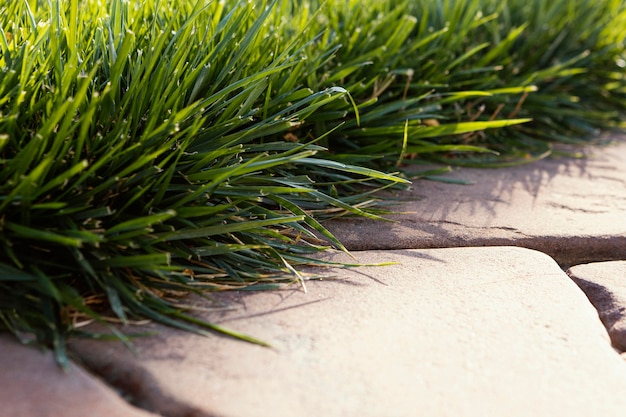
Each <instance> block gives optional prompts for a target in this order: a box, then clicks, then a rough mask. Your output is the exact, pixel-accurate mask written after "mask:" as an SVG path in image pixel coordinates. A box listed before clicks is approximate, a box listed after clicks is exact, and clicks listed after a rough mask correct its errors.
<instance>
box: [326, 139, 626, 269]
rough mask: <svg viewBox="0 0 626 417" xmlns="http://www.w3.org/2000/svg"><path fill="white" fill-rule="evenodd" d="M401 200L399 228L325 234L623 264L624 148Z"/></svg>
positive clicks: (337, 226)
mask: <svg viewBox="0 0 626 417" xmlns="http://www.w3.org/2000/svg"><path fill="white" fill-rule="evenodd" d="M449 177H450V178H457V179H463V180H468V181H473V182H474V185H455V184H443V183H439V182H434V181H419V182H417V183H416V184H415V185H414V189H413V190H412V191H409V192H406V191H403V192H401V193H398V194H396V195H395V196H394V197H395V198H398V199H399V200H401V201H402V204H400V205H398V206H394V207H393V209H394V210H395V211H397V212H401V213H404V214H399V215H394V216H390V218H392V219H394V220H397V221H398V222H397V223H384V222H376V221H371V220H367V219H354V218H353V219H342V220H336V221H331V222H326V223H325V226H326V227H327V228H328V229H329V230H330V231H331V232H332V233H333V234H335V236H336V237H338V238H339V240H340V241H341V242H342V243H344V245H345V246H346V247H348V249H350V250H367V249H406V248H438V247H458V246H494V245H507V246H508V245H511V246H522V247H527V248H532V249H536V250H539V251H542V252H544V253H547V254H549V255H550V256H552V257H553V258H554V259H556V260H557V262H558V263H559V264H561V265H562V266H571V265H575V264H577V263H586V262H593V261H601V260H620V259H626V141H625V140H621V141H619V142H618V144H617V145H611V146H608V147H606V148H592V149H591V150H590V151H589V155H588V158H587V159H580V160H576V159H571V158H569V159H568V158H562V159H547V160H543V161H539V162H537V163H534V164H530V165H526V166H521V167H515V168H507V169H501V170H485V169H469V168H461V169H458V170H456V171H455V172H453V173H452V174H450V175H449Z"/></svg>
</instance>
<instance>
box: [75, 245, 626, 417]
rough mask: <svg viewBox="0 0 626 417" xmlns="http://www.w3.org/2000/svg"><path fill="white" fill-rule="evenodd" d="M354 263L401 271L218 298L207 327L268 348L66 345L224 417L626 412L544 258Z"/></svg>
mask: <svg viewBox="0 0 626 417" xmlns="http://www.w3.org/2000/svg"><path fill="white" fill-rule="evenodd" d="M353 254H354V256H355V257H356V260H357V261H358V262H361V263H371V262H390V261H391V262H397V263H398V264H396V265H392V266H387V267H369V268H367V267H360V268H356V269H354V270H321V269H320V270H314V271H312V272H317V273H321V274H323V275H324V276H326V277H327V278H328V279H325V280H323V281H310V282H307V288H308V292H306V293H304V292H303V291H301V290H299V289H297V288H296V289H290V290H284V291H272V292H259V293H253V292H233V293H223V294H218V295H216V299H217V301H219V304H220V305H223V306H227V307H230V309H225V310H222V311H213V312H204V313H202V317H204V318H207V319H209V320H212V321H214V322H217V323H219V324H222V325H224V326H228V327H229V328H231V329H234V330H238V331H242V332H245V333H248V334H251V335H253V336H255V337H258V338H261V339H263V340H266V341H268V342H270V343H272V345H273V346H274V347H273V348H271V349H269V348H263V347H260V346H256V345H251V344H248V343H242V342H239V341H235V340H232V339H229V338H224V337H208V338H203V337H200V336H195V335H190V334H188V333H184V332H179V331H175V330H172V329H164V328H161V327H159V326H156V325H151V326H149V327H148V328H150V329H160V331H161V333H160V334H159V335H158V336H156V337H149V338H145V339H140V340H137V341H136V346H137V349H138V351H139V357H138V358H135V357H134V356H133V355H132V354H131V353H130V352H129V351H128V350H127V349H126V348H125V347H123V346H122V345H121V344H119V343H111V342H107V343H103V342H88V341H77V342H74V343H73V344H72V347H71V348H72V351H73V352H74V353H75V354H77V355H79V356H81V357H82V358H83V360H84V361H85V362H86V363H89V362H90V361H91V362H92V363H96V364H99V365H98V366H100V367H105V368H106V366H107V363H108V364H109V366H116V364H117V365H120V364H123V367H124V368H125V369H127V372H128V374H135V375H149V378H147V379H148V380H150V381H149V383H148V384H149V385H154V386H157V387H159V390H161V391H162V392H163V393H166V394H167V395H169V396H171V397H173V398H177V399H179V400H180V401H181V402H183V403H188V404H189V405H190V406H192V407H197V408H198V409H201V410H204V411H205V412H206V413H208V414H214V415H222V416H231V417H248V416H250V417H252V416H259V415H267V416H273V417H281V416H289V417H292V416H299V417H307V416H315V417H317V416H325V417H333V416H337V417H339V416H341V417H350V416H359V417H367V416H372V417H374V416H376V417H379V416H396V417H401V416H407V417H408V416H411V417H412V416H416V415H420V416H455V417H463V416H477V417H478V416H480V417H485V416H498V417H499V416H512V417H515V416H539V417H541V416H550V417H552V416H568V417H576V416H585V417H588V416H602V417H610V416H622V415H623V414H624V410H625V409H626V396H624V395H623V393H624V392H626V363H624V361H623V360H622V359H621V358H620V356H619V354H618V353H617V352H616V351H615V350H614V349H613V348H612V347H611V346H610V342H609V340H608V336H607V334H606V331H605V329H604V327H603V326H602V324H601V322H600V320H599V319H598V315H597V312H596V311H595V309H594V308H593V307H592V305H591V304H590V303H589V302H588V300H587V298H586V297H585V295H584V293H583V292H582V291H580V289H579V288H578V287H577V286H576V285H575V284H574V283H573V282H572V280H570V279H569V278H568V276H567V275H566V274H565V273H564V272H563V271H562V270H561V269H560V268H559V266H558V265H557V264H556V263H555V262H554V261H553V260H552V259H551V258H549V257H548V256H546V255H544V254H542V253H539V252H536V251H532V250H528V249H522V248H514V247H492V248H452V249H430V250H396V251H381V252H377V251H366V252H355V253H353ZM327 256H328V257H329V259H332V260H335V261H338V260H341V261H353V260H350V259H348V258H347V257H346V256H345V255H344V254H340V253H335V254H329V255H327ZM333 275H334V276H335V278H336V279H330V278H331V276H333ZM205 306H206V305H205ZM212 306H213V307H214V305H212ZM232 307H237V308H236V309H232ZM129 330H130V331H137V330H138V329H136V328H131V329H129ZM139 330H141V329H139ZM148 389H149V388H148ZM140 400H141V399H140ZM172 417H174V416H172Z"/></svg>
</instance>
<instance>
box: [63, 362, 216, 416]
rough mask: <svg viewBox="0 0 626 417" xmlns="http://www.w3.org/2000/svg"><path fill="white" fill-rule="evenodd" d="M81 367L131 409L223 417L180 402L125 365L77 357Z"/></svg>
mask: <svg viewBox="0 0 626 417" xmlns="http://www.w3.org/2000/svg"><path fill="white" fill-rule="evenodd" d="M75 355H76V356H78V357H79V359H78V364H79V365H80V366H82V367H83V369H85V370H86V371H87V372H88V373H90V374H91V375H94V376H95V377H98V378H99V379H100V380H101V381H103V382H104V383H105V384H106V385H107V386H109V387H110V388H111V389H113V390H114V391H115V392H116V393H118V395H119V396H120V398H121V399H122V400H123V401H125V402H126V403H128V404H129V405H131V406H133V407H136V408H139V409H141V410H144V411H147V412H150V413H154V414H157V415H159V416H162V417H223V416H222V415H220V414H217V413H214V412H207V411H204V410H201V409H199V408H197V407H194V406H192V405H190V404H187V403H186V402H184V401H181V400H179V399H177V398H175V397H174V396H172V395H171V394H169V393H167V392H164V391H163V390H162V388H161V387H160V385H159V383H158V382H157V381H156V379H155V378H154V377H153V376H152V374H151V373H150V372H149V371H147V370H146V369H143V368H141V367H138V366H135V365H134V364H130V363H128V362H125V361H119V362H118V361H107V360H105V359H99V358H92V356H95V355H90V356H89V357H86V356H85V355H80V354H76V352H75Z"/></svg>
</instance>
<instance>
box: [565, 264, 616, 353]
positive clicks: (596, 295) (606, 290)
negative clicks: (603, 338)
mask: <svg viewBox="0 0 626 417" xmlns="http://www.w3.org/2000/svg"><path fill="white" fill-rule="evenodd" d="M567 274H568V275H569V276H570V277H571V278H572V279H573V280H574V282H576V284H578V286H579V287H580V288H581V289H582V290H583V291H584V292H585V294H587V297H589V300H590V301H591V302H592V303H593V305H594V306H595V308H596V309H597V310H598V314H599V316H600V319H601V320H602V323H604V326H605V327H606V329H607V330H608V332H609V335H610V337H611V341H612V342H613V345H614V346H615V347H616V348H618V349H620V350H621V351H626V261H613V262H594V263H589V264H585V265H576V266H574V267H572V268H570V269H569V270H568V271H567Z"/></svg>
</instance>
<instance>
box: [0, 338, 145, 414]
mask: <svg viewBox="0 0 626 417" xmlns="http://www.w3.org/2000/svg"><path fill="white" fill-rule="evenodd" d="M0 416H2V417H150V416H152V417H156V416H155V415H154V414H151V413H147V412H144V411H142V410H139V409H137V408H134V407H132V406H130V405H128V404H127V403H126V402H124V401H123V400H122V399H121V398H120V397H119V396H118V395H117V394H116V393H115V392H114V391H113V390H112V389H111V388H109V387H107V386H106V385H104V384H103V383H102V382H101V381H100V380H99V379H96V378H95V377H93V376H91V375H89V374H88V373H86V372H85V371H84V370H82V369H81V368H80V367H77V366H75V365H71V366H70V368H69V369H67V370H65V371H63V370H62V369H61V368H60V367H59V366H58V365H57V363H56V362H55V360H54V357H53V355H52V353H51V352H50V351H48V352H44V351H42V350H40V349H37V348H33V347H30V346H24V345H22V344H20V343H19V342H17V341H16V340H14V339H13V338H11V337H9V336H8V335H6V334H0Z"/></svg>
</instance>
